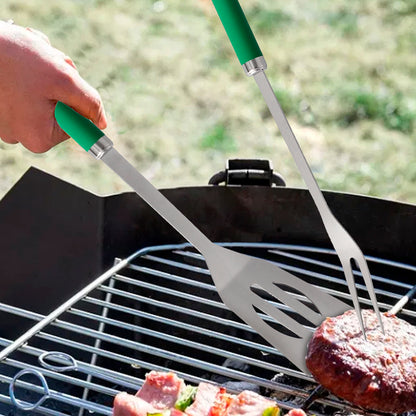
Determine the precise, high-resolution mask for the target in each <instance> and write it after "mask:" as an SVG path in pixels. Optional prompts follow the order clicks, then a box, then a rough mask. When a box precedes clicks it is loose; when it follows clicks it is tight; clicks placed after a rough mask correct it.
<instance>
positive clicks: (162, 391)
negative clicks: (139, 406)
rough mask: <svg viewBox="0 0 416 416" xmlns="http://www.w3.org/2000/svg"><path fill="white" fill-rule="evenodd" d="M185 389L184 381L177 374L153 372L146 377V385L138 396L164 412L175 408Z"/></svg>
mask: <svg viewBox="0 0 416 416" xmlns="http://www.w3.org/2000/svg"><path fill="white" fill-rule="evenodd" d="M184 388H185V383H184V381H183V380H182V379H181V378H179V377H178V376H177V375H176V374H174V373H161V372H158V371H151V372H150V373H148V374H147V375H146V383H144V384H143V387H142V388H141V389H140V390H139V391H138V392H137V394H136V396H137V397H140V398H141V399H142V400H144V401H146V402H147V403H150V404H151V405H152V406H153V407H154V408H155V409H160V410H164V409H169V408H171V407H174V406H175V403H176V401H177V400H178V398H179V395H180V394H181V392H182V390H183V389H184Z"/></svg>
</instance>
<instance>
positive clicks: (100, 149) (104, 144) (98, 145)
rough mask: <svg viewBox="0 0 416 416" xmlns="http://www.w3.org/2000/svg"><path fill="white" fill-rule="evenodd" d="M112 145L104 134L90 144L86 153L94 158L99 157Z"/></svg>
mask: <svg viewBox="0 0 416 416" xmlns="http://www.w3.org/2000/svg"><path fill="white" fill-rule="evenodd" d="M112 147H113V142H112V141H111V140H110V139H109V138H108V137H107V136H105V135H104V136H103V137H101V138H100V139H98V140H97V141H96V142H95V143H94V144H93V145H92V146H91V148H90V150H88V153H89V154H91V155H93V156H94V157H95V158H96V159H101V158H102V157H103V156H104V155H105V154H106V153H107V152H108V151H109V150H110V149H111V148H112Z"/></svg>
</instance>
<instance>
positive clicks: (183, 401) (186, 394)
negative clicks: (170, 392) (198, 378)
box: [175, 386, 273, 416]
mask: <svg viewBox="0 0 416 416" xmlns="http://www.w3.org/2000/svg"><path fill="white" fill-rule="evenodd" d="M197 389H198V387H195V386H186V387H185V389H184V390H183V392H182V393H181V395H180V396H179V398H178V400H177V401H176V403H175V409H178V410H180V411H182V412H183V411H184V410H185V409H186V408H187V407H188V406H190V405H191V404H192V403H193V402H194V400H195V395H196V391H197ZM270 416H273V415H270Z"/></svg>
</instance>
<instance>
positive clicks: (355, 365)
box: [306, 310, 416, 413]
mask: <svg viewBox="0 0 416 416" xmlns="http://www.w3.org/2000/svg"><path fill="white" fill-rule="evenodd" d="M363 317H364V320H365V326H366V336H367V341H365V339H364V337H363V335H362V333H361V330H360V326H359V323H358V319H357V315H356V314H355V311H352V310H350V311H347V312H345V313H344V314H343V315H340V316H337V317H335V318H327V319H326V320H325V321H324V322H323V323H322V325H321V326H320V327H319V328H318V329H317V330H316V331H315V333H314V335H313V337H312V340H311V341H310V343H309V346H308V353H307V357H306V364H307V366H308V368H309V370H310V372H311V373H312V375H313V376H314V377H315V379H316V380H317V381H318V382H319V383H321V384H322V385H323V386H324V387H325V388H327V389H328V390H329V391H331V392H332V393H334V394H335V395H337V396H339V397H341V398H343V399H346V400H348V401H349V402H351V403H353V404H355V405H357V406H362V407H364V408H367V409H372V410H377V411H381V412H389V413H403V412H407V411H411V410H416V327H414V326H412V325H410V324H409V323H407V322H406V321H403V320H401V319H399V318H397V317H395V316H391V315H388V314H387V313H385V314H383V317H382V319H383V323H384V329H385V334H383V333H382V332H381V330H380V329H379V326H378V323H377V318H376V315H375V313H374V312H373V311H370V310H364V311H363Z"/></svg>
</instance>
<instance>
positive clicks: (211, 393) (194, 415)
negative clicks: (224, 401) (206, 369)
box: [186, 383, 220, 416]
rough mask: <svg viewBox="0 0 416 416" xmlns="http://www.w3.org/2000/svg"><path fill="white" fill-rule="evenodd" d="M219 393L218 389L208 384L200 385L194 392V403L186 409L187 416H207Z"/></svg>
mask: <svg viewBox="0 0 416 416" xmlns="http://www.w3.org/2000/svg"><path fill="white" fill-rule="evenodd" d="M219 393H220V387H219V386H216V385H214V384H209V383H200V384H199V386H198V390H197V392H196V396H195V401H194V402H193V403H192V404H191V405H190V406H189V407H188V408H187V409H186V414H187V415H189V416H207V415H208V413H209V410H210V409H211V407H212V406H214V404H215V400H216V398H217V396H218V395H219Z"/></svg>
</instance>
